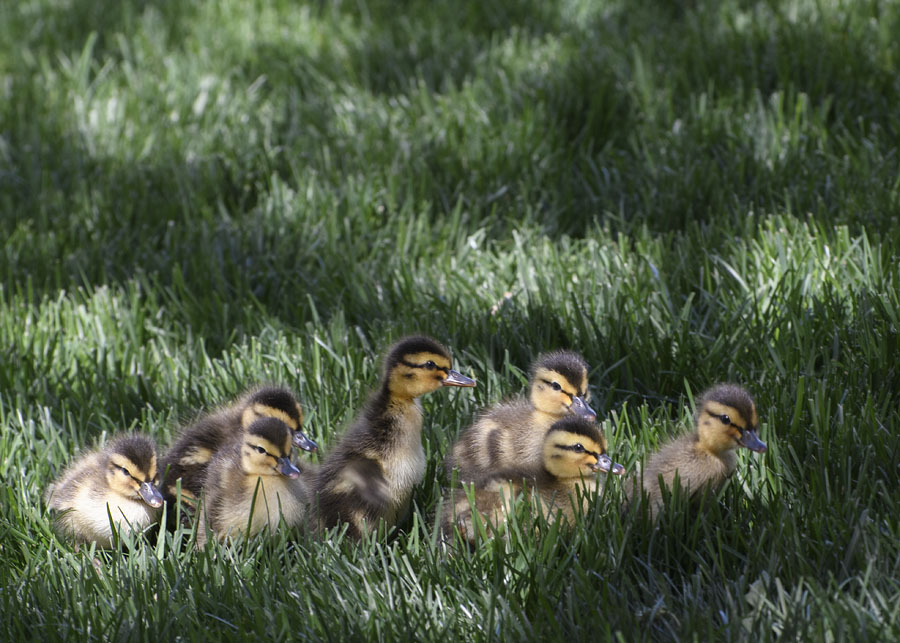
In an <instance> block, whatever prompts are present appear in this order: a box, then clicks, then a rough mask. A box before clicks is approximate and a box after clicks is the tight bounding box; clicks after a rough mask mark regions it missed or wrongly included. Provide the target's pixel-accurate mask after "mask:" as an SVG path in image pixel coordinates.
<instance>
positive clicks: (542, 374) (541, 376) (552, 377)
mask: <svg viewBox="0 0 900 643" xmlns="http://www.w3.org/2000/svg"><path fill="white" fill-rule="evenodd" d="M534 379H535V380H536V381H539V382H541V383H543V380H546V381H547V382H556V383H558V384H559V385H560V386H561V387H562V390H561V391H560V392H561V393H565V394H566V397H569V398H572V397H574V396H576V395H578V394H579V393H580V391H579V390H578V388H577V387H575V386H572V383H571V382H570V381H569V380H568V379H566V378H565V377H563V376H562V375H560V374H559V373H557V372H556V371H551V370H550V369H548V368H539V369H537V370H536V371H535V373H534Z"/></svg>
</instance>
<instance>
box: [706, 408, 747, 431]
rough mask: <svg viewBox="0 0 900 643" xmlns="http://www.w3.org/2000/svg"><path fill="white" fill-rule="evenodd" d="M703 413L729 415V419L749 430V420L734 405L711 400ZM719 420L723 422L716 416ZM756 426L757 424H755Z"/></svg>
mask: <svg viewBox="0 0 900 643" xmlns="http://www.w3.org/2000/svg"><path fill="white" fill-rule="evenodd" d="M703 413H706V414H707V415H710V416H717V415H727V416H728V419H730V420H731V421H732V422H733V423H734V424H736V425H738V426H739V427H740V428H741V429H742V430H747V421H746V420H745V419H744V416H743V415H741V412H740V411H738V410H737V409H736V408H734V407H733V406H728V405H727V404H719V403H718V402H714V401H709V402H707V403H706V405H705V406H704V407H703ZM715 420H716V421H717V422H721V420H719V418H715ZM754 426H756V425H754Z"/></svg>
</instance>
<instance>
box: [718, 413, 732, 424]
mask: <svg viewBox="0 0 900 643" xmlns="http://www.w3.org/2000/svg"><path fill="white" fill-rule="evenodd" d="M719 419H720V420H722V424H731V418H730V417H728V416H727V415H720V416H719Z"/></svg>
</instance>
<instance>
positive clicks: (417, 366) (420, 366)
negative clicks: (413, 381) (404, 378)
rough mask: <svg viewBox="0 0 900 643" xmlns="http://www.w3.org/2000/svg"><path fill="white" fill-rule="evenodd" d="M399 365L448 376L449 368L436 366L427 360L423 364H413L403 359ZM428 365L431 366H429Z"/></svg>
mask: <svg viewBox="0 0 900 643" xmlns="http://www.w3.org/2000/svg"><path fill="white" fill-rule="evenodd" d="M400 363H401V364H403V365H404V366H408V367H409V368H425V369H428V370H429V371H441V372H442V373H446V374H448V375H449V374H450V367H449V366H448V367H444V366H438V365H437V364H435V363H434V362H432V361H431V360H428V361H427V362H425V363H424V364H414V363H413V362H407V361H406V360H405V359H401V360H400ZM429 364H430V365H431V366H429Z"/></svg>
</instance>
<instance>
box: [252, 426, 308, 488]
mask: <svg viewBox="0 0 900 643" xmlns="http://www.w3.org/2000/svg"><path fill="white" fill-rule="evenodd" d="M243 440H244V443H243V444H242V445H241V466H242V467H243V468H244V472H245V473H247V474H249V475H257V476H274V475H282V476H286V477H288V478H291V479H295V478H298V477H300V469H298V468H297V467H295V466H294V464H293V463H292V462H291V444H292V441H293V434H292V431H291V428H290V427H289V426H288V425H287V424H285V423H284V422H282V421H281V420H279V419H278V418H274V417H261V418H259V419H257V420H254V421H253V423H251V424H250V426H248V427H247V428H246V429H244V436H243Z"/></svg>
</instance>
